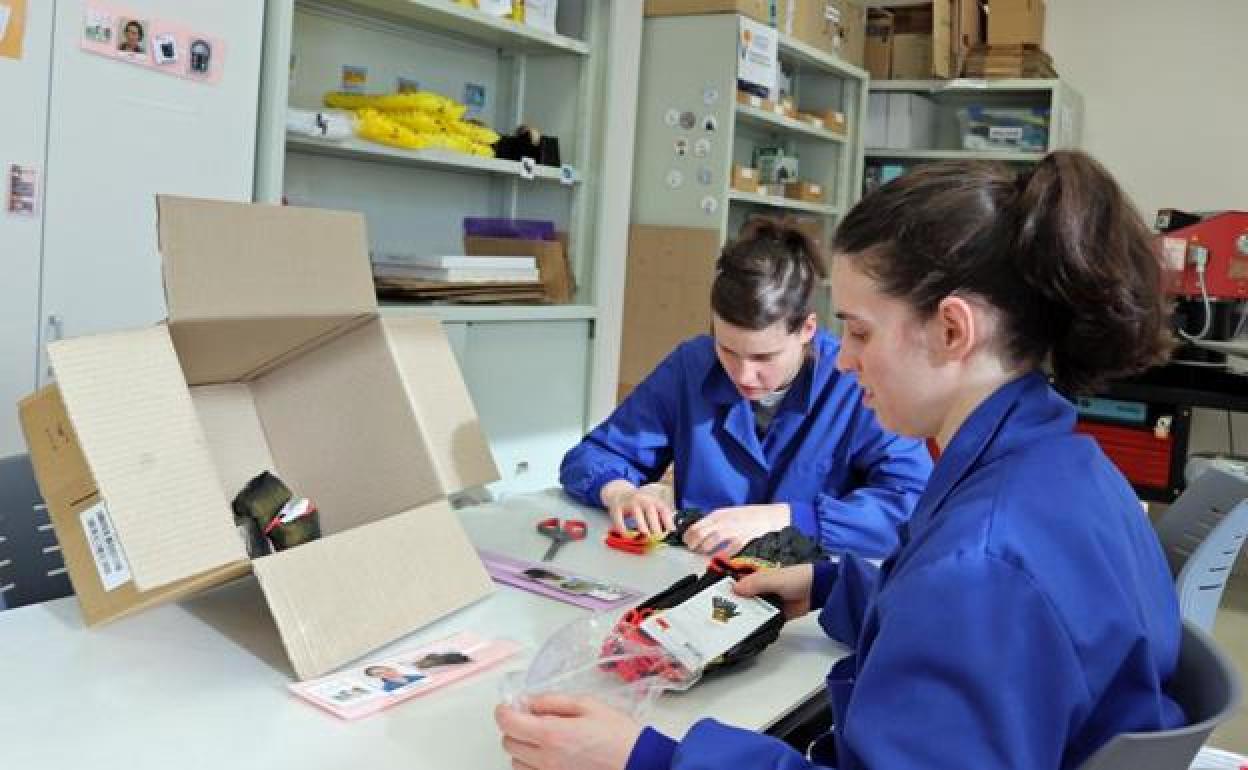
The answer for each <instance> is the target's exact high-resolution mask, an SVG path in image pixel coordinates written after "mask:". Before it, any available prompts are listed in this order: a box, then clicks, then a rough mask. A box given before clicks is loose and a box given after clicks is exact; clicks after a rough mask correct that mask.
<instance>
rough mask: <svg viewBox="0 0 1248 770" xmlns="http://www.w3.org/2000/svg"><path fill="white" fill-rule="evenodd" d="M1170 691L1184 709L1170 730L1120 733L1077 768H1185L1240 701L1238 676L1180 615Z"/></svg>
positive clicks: (1214, 645) (1210, 642) (1208, 638)
mask: <svg viewBox="0 0 1248 770" xmlns="http://www.w3.org/2000/svg"><path fill="white" fill-rule="evenodd" d="M1169 692H1170V696H1171V697H1172V698H1174V699H1175V700H1176V701H1178V703H1179V705H1180V706H1182V707H1183V712H1184V713H1185V714H1187V720H1188V724H1187V726H1186V727H1180V728H1177V729H1174V730H1160V731H1157V732H1151V733H1123V734H1122V735H1118V736H1115V737H1114V738H1113V739H1112V740H1110V741H1109V743H1106V744H1105V745H1104V746H1102V747H1101V748H1100V749H1099V750H1097V752H1096V753H1095V754H1093V755H1092V756H1090V757H1088V759H1087V761H1086V762H1084V763H1083V764H1082V765H1080V766H1079V770H1187V768H1189V767H1190V766H1191V764H1192V759H1194V758H1195V757H1196V753H1197V752H1198V751H1200V747H1201V746H1202V745H1204V743H1205V741H1206V740H1207V739H1208V738H1209V734H1210V733H1212V732H1213V730H1214V728H1215V727H1217V726H1218V725H1219V724H1221V723H1222V722H1224V721H1226V720H1227V719H1228V718H1229V717H1230V716H1231V715H1232V714H1234V713H1235V709H1236V708H1238V707H1239V698H1240V687H1239V676H1238V675H1237V674H1236V673H1235V666H1234V664H1232V663H1231V661H1230V659H1228V658H1227V657H1226V655H1225V654H1224V653H1223V652H1222V650H1221V649H1220V648H1219V647H1218V645H1217V643H1216V642H1214V640H1213V637H1211V636H1209V635H1208V634H1207V633H1205V632H1204V631H1203V630H1201V629H1200V627H1199V626H1198V625H1196V624H1195V623H1194V622H1192V621H1189V620H1185V621H1183V639H1182V641H1181V642H1180V645H1179V665H1178V668H1177V669H1175V672H1174V677H1173V678H1172V679H1171V680H1170V688H1169Z"/></svg>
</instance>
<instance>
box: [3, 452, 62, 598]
mask: <svg viewBox="0 0 1248 770" xmlns="http://www.w3.org/2000/svg"><path fill="white" fill-rule="evenodd" d="M72 592H73V589H72V588H71V586H70V583H69V576H68V575H67V574H66V573H65V562H64V559H63V558H62V557H61V549H60V546H59V545H58V544H57V542H56V533H55V532H53V531H52V524H51V523H50V522H49V521H48V511H47V508H46V507H45V506H44V504H43V499H42V498H41V497H40V495H39V488H38V487H37V486H36V485H35V477H34V471H33V470H32V469H31V467H30V458H29V457H27V456H26V455H14V456H12V457H0V609H2V608H4V607H6V606H7V607H8V608H9V609H13V608H16V607H21V606H23V605H26V604H37V603H39V602H45V601H47V600H49V599H59V598H60V597H62V596H68V595H69V594H71V593H72Z"/></svg>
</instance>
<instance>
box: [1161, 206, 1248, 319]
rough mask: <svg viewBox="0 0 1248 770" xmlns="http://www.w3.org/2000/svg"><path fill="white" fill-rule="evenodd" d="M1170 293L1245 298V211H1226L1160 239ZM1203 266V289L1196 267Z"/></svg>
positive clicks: (1247, 253) (1247, 291)
mask: <svg viewBox="0 0 1248 770" xmlns="http://www.w3.org/2000/svg"><path fill="white" fill-rule="evenodd" d="M1161 243H1162V249H1163V251H1164V252H1165V255H1166V269H1167V272H1168V273H1169V276H1170V279H1171V284H1170V290H1171V293H1173V294H1175V295H1176V296H1179V297H1184V298H1187V299H1204V296H1205V294H1207V295H1208V297H1209V299H1211V300H1237V299H1248V212H1244V211H1226V212H1223V213H1221V214H1215V215H1214V216H1211V217H1209V218H1207V219H1205V220H1204V221H1201V222H1197V223H1196V224H1193V225H1188V226H1187V227H1183V228H1180V229H1178V230H1172V231H1170V232H1168V233H1166V234H1165V235H1164V236H1162V240H1161ZM1202 264H1203V267H1204V273H1205V276H1204V277H1205V281H1204V283H1205V289H1204V291H1203V292H1202V290H1201V286H1200V271H1199V268H1200V267H1201V266H1202Z"/></svg>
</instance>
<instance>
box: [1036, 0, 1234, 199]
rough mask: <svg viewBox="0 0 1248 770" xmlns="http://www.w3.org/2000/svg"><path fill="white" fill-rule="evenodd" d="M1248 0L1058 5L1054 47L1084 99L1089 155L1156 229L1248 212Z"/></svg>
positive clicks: (1051, 2) (1048, 35)
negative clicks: (1174, 213)
mask: <svg viewBox="0 0 1248 770" xmlns="http://www.w3.org/2000/svg"><path fill="white" fill-rule="evenodd" d="M1246 45H1248V0H1048V18H1047V20H1046V24H1045V48H1046V49H1047V50H1048V51H1049V53H1051V54H1052V55H1053V60H1054V63H1055V65H1056V67H1057V71H1058V73H1059V74H1060V75H1061V76H1062V77H1063V78H1064V79H1066V80H1068V81H1070V83H1072V84H1073V85H1074V86H1075V88H1077V89H1078V90H1079V91H1081V92H1082V93H1083V96H1084V105H1085V110H1086V115H1085V118H1084V133H1083V140H1084V141H1083V144H1084V148H1085V149H1087V150H1088V151H1089V152H1090V153H1092V154H1093V155H1095V156H1096V157H1097V158H1099V159H1100V160H1101V161H1102V162H1103V163H1105V165H1106V166H1108V167H1109V169H1110V170H1111V171H1112V172H1113V173H1114V174H1115V175H1116V176H1117V177H1118V180H1119V181H1120V182H1121V183H1122V184H1123V186H1124V187H1125V188H1126V190H1127V192H1128V194H1130V195H1131V197H1132V198H1133V199H1134V200H1135V202H1136V205H1138V206H1139V207H1140V210H1141V211H1142V212H1143V213H1144V214H1145V216H1146V217H1147V218H1148V219H1149V220H1150V221H1151V218H1152V215H1153V214H1154V213H1155V212H1156V210H1157V209H1159V208H1163V207H1174V208H1182V209H1189V210H1193V209H1194V210H1201V211H1205V210H1214V209H1227V208H1239V209H1244V210H1248V52H1246V49H1245V46H1246Z"/></svg>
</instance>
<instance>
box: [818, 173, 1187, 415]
mask: <svg viewBox="0 0 1248 770" xmlns="http://www.w3.org/2000/svg"><path fill="white" fill-rule="evenodd" d="M833 252H834V253H835V254H837V255H846V256H847V257H848V258H849V259H851V260H853V262H854V264H855V266H856V267H858V268H859V269H861V270H862V271H863V272H864V273H866V274H867V275H868V276H870V277H871V278H872V279H873V280H875V282H876V283H877V284H878V285H879V286H880V288H881V290H882V291H884V292H885V293H886V294H889V295H892V296H895V297H899V298H901V299H904V300H906V301H907V302H908V303H909V304H910V305H911V307H913V308H914V310H915V311H916V312H917V313H918V314H919V316H920V317H921V318H929V317H930V316H931V314H932V313H934V312H935V311H936V308H937V305H939V303H940V301H941V300H942V299H944V298H945V297H948V296H950V295H953V294H961V295H965V296H974V297H979V298H981V299H982V300H985V301H987V302H988V303H990V304H991V305H992V306H993V307H995V308H996V309H997V311H998V312H999V313H1000V314H1001V318H1002V322H1003V328H1002V332H1001V335H1002V337H1001V340H1000V342H1001V344H1002V347H1003V349H1004V351H1005V352H1006V353H1007V354H1009V355H1012V356H1013V357H1014V359H1015V360H1016V361H1018V362H1023V363H1028V362H1034V363H1035V364H1040V363H1043V362H1045V361H1046V360H1047V361H1048V364H1049V366H1050V367H1051V369H1052V372H1053V376H1054V379H1055V380H1056V382H1057V385H1058V387H1060V388H1062V389H1065V390H1068V391H1071V392H1082V391H1087V390H1090V389H1093V388H1095V387H1096V386H1097V385H1099V384H1101V383H1103V382H1104V381H1105V380H1106V379H1108V378H1111V377H1115V376H1120V375H1125V374H1130V373H1133V372H1137V371H1139V370H1141V369H1144V368H1147V367H1149V366H1151V365H1153V364H1156V363H1159V362H1161V361H1163V360H1164V359H1165V357H1166V355H1167V354H1168V353H1169V351H1170V347H1171V345H1172V339H1171V336H1170V332H1169V325H1168V315H1169V308H1168V303H1167V301H1166V299H1165V295H1164V294H1163V292H1162V267H1161V254H1160V252H1159V249H1158V246H1157V244H1156V242H1155V240H1154V238H1153V236H1152V234H1151V233H1150V232H1149V230H1148V228H1147V227H1146V226H1145V224H1144V222H1143V221H1142V220H1141V219H1140V215H1139V214H1138V213H1137V212H1136V210H1135V209H1134V208H1133V207H1132V205H1131V203H1130V202H1129V201H1128V200H1127V198H1126V195H1125V194H1124V193H1123V192H1122V190H1121V188H1119V186H1118V183H1117V182H1115V181H1114V179H1113V177H1111V176H1110V175H1109V173H1108V172H1107V171H1106V170H1105V169H1104V167H1102V166H1101V165H1100V164H1099V163H1097V162H1096V161H1095V160H1093V159H1092V158H1090V157H1089V156H1087V155H1085V154H1084V153H1082V152H1075V151H1060V152H1054V153H1050V154H1049V155H1047V156H1046V157H1045V158H1044V159H1043V160H1042V161H1040V163H1039V164H1037V165H1036V166H1035V168H1034V169H1033V170H1032V171H1030V172H1029V173H1022V174H1016V173H1015V172H1013V171H1011V170H1010V169H1008V168H1007V167H1005V166H1002V165H998V164H992V163H974V162H958V163H940V164H932V165H929V166H924V167H922V168H920V169H917V170H915V171H914V172H912V173H910V174H907V175H905V176H903V177H901V178H900V179H898V180H896V181H894V182H891V183H889V184H887V185H885V186H884V187H882V188H880V189H879V190H877V191H876V192H874V193H872V194H871V195H868V196H867V197H866V198H863V199H862V201H860V202H859V203H858V205H857V206H855V207H854V208H853V210H852V211H850V213H849V214H848V215H847V216H846V217H845V219H844V221H842V222H841V225H840V228H839V229H838V230H837V233H836V236H835V238H834V239H833Z"/></svg>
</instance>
